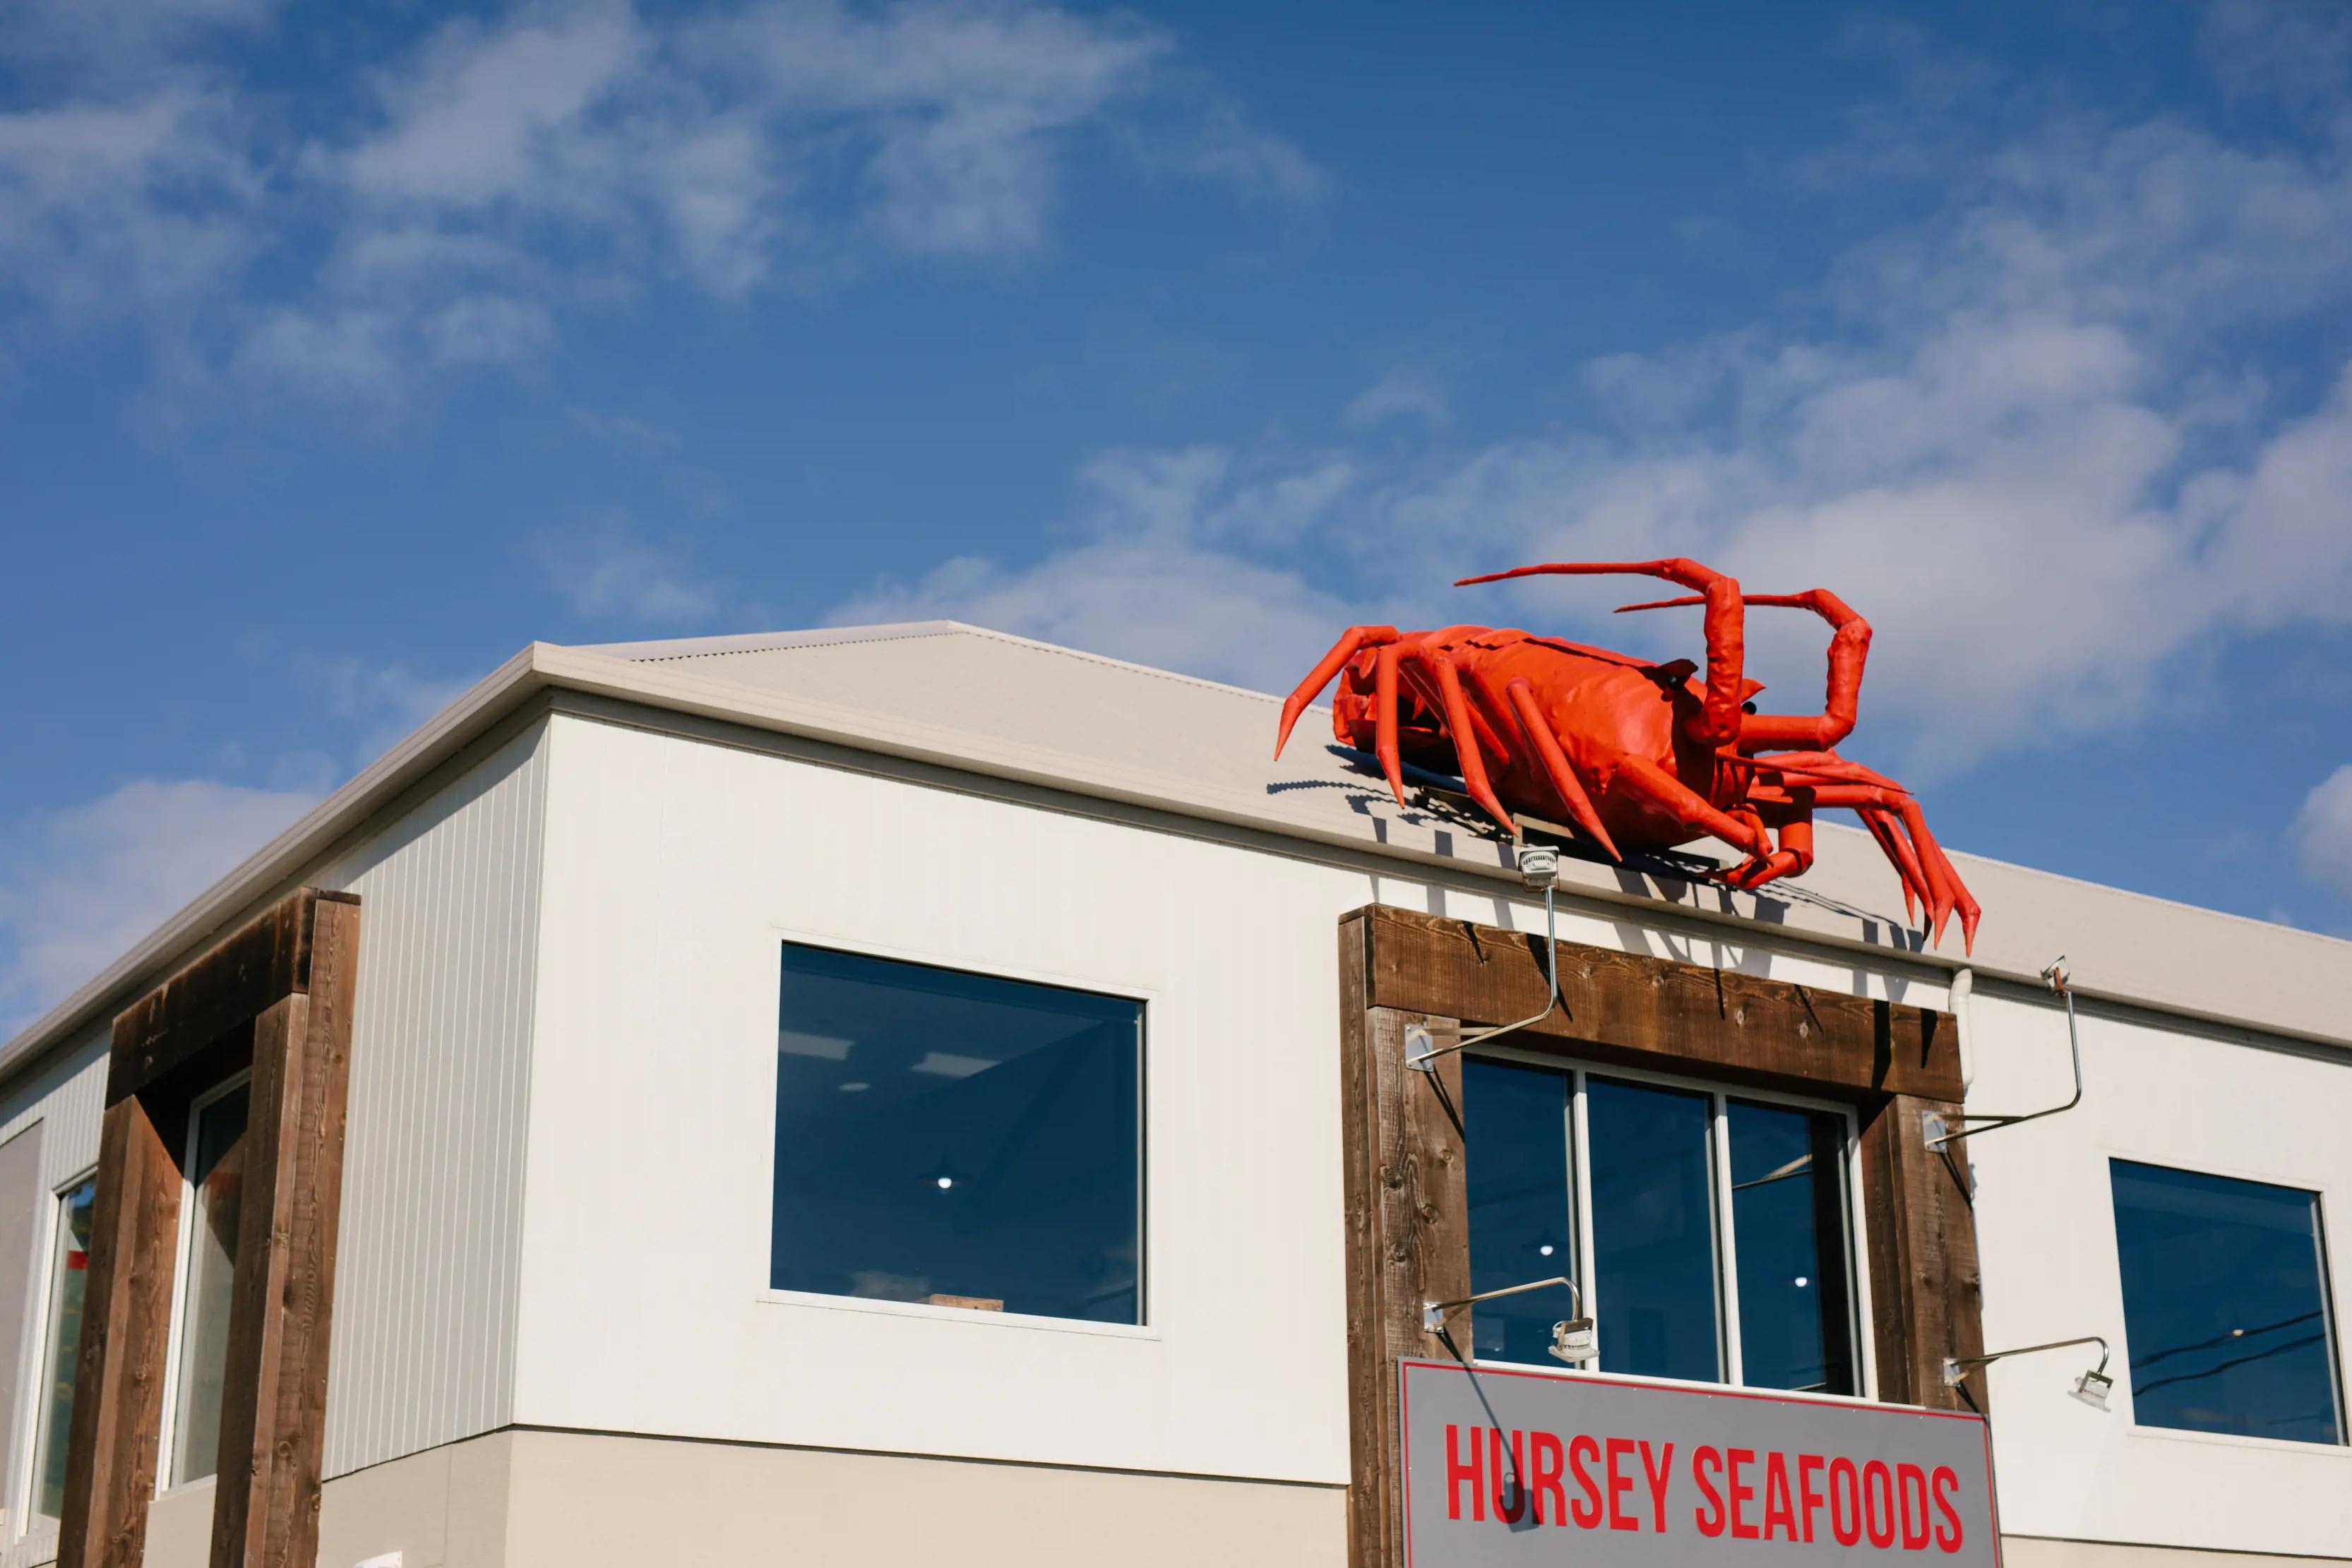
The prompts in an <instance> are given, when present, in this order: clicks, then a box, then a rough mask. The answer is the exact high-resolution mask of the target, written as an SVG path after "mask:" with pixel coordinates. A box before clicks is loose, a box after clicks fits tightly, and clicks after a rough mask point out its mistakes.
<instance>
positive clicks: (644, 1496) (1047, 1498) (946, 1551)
mask: <svg viewBox="0 0 2352 1568" xmlns="http://www.w3.org/2000/svg"><path fill="white" fill-rule="evenodd" d="M1346 1495H1347V1494H1346V1493H1345V1492H1344V1491H1343V1490H1340V1489H1339V1488H1336V1487H1307V1486H1281V1485H1275V1484H1271V1483H1266V1482H1258V1481H1225V1480H1206V1479H1200V1478H1198V1477H1191V1476H1153V1475H1134V1474H1129V1473H1126V1472H1121V1471H1114V1470H1076V1469H1053V1468H1050V1467H1046V1466H1039V1465H991V1464H978V1463H974V1462H972V1461H970V1460H963V1459H930V1458H908V1457H903V1456H897V1455H888V1454H845V1453H835V1452H830V1451H826V1450H822V1449H807V1448H751V1447H745V1446H742V1445H739V1444H733V1443H692V1442H681V1441H677V1440H675V1439H669V1438H658V1437H615V1436H607V1435H601V1434H593V1433H581V1432H532V1431H506V1432H495V1433H492V1434H491V1435H489V1436H488V1437H476V1438H473V1439H471V1440H469V1441H467V1442H463V1443H452V1444H449V1445H447V1446H446V1447H444V1448H434V1449H430V1450H428V1451H426V1452H425V1453H422V1454H413V1455H411V1456H409V1457H408V1458H404V1459H396V1460H394V1461H393V1462H391V1463H390V1464H383V1465H378V1466H375V1467H374V1468H373V1469H365V1470H362V1471H360V1472H358V1473H357V1474H355V1475H349V1476H343V1477H341V1478H339V1479H335V1480H332V1481H330V1482H328V1483H327V1495H326V1503H325V1509H324V1511H323V1513H322V1514H321V1516H320V1531H319V1533H320V1540H319V1563H318V1568H358V1564H361V1563H371V1562H374V1563H383V1564H384V1568H391V1560H393V1554H394V1553H397V1554H398V1555H397V1559H396V1561H397V1563H398V1568H580V1565H581V1564H592V1563H593V1564H596V1565H597V1568H605V1565H608V1564H609V1565H613V1568H620V1565H624V1564H625V1565H629V1568H656V1565H660V1568H666V1565H667V1564H672V1563H713V1564H717V1563H724V1564H728V1565H730V1568H734V1565H738V1564H740V1565H744V1568H750V1565H751V1564H759V1563H856V1564H857V1565H858V1568H900V1565H904V1568H940V1564H942V1563H952V1564H954V1565H955V1568H1055V1565H1056V1564H1064V1563H1066V1564H1069V1565H1071V1568H1081V1565H1083V1568H1098V1565H1099V1564H1101V1563H1106V1562H1117V1563H1118V1564H1119V1568H1161V1565H1163V1564H1164V1565H1166V1568H1179V1565H1181V1568H1198V1565H1199V1564H1201V1563H1213V1564H1215V1565H1216V1568H1255V1565H1257V1564H1261V1563H1264V1564H1276V1563H1279V1564H1283V1565H1285V1568H1341V1564H1342V1563H1344V1561H1345V1559H1346V1556H1347V1521H1346V1516H1345V1502H1346ZM212 1500H213V1489H212V1487H211V1485H210V1484H209V1483H204V1484H199V1485H197V1486H192V1487H184V1488H182V1489H180V1490H177V1491H174V1492H172V1493H170V1494H168V1495H166V1496H164V1497H162V1498H159V1499H157V1500H156V1502H155V1505H154V1508H153V1510H152V1512H151V1513H150V1514H149V1516H148V1527H147V1564H148V1568H205V1556H206V1552H207V1548H208V1546H209V1544H210V1536H211V1524H212ZM2001 1555H2002V1558H2003V1561H2004V1563H2005V1564H2006V1568H2312V1565H2313V1564H2314V1563H2320V1562H2352V1558H2328V1559H2317V1558H2309V1557H2273V1556H2265V1555H2261V1554H2257V1553H2251V1552H2201V1551H2188V1550H2183V1549H2179V1548H2175V1547H2163V1546H2124V1545H2116V1544H2114V1543H2111V1542H2085V1541H2052V1540H2045V1539H2042V1538H2038V1537H2034V1536H2021V1535H2011V1536H2007V1537H2004V1538H2003V1539H2002V1542H2001Z"/></svg>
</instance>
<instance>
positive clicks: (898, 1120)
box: [769, 943, 1143, 1323]
mask: <svg viewBox="0 0 2352 1568" xmlns="http://www.w3.org/2000/svg"><path fill="white" fill-rule="evenodd" d="M1142 1024H1143V1009H1142V1006H1141V1004H1139V1003H1137V1002H1133V1001H1128V1000H1123V999H1121V998H1114V997H1103V996H1096V995H1093V994H1091V993H1088V992H1083V991H1072V990H1064V989H1061V988H1055V987H1051V986H1039V985H1030V984H1026V983H1024V982H1021V981H1015V980H1003V979H996V978H992V977H986V976H980V975H969V974H962V973H960V972H957V971H954V970H949V969H939V968H933V967H929V966H927V965H919V964H904V963H897V962H893V961H890V960H887V959H880V958H868V957H864V956H858V955H855V954H848V953H837V952H833V951H830V950H827V949H824V948H817V947H808V946H801V945H799V944H796V943H786V944H784V945H783V977H782V1003H781V1008H780V1011H779V1014H778V1028H777V1036H776V1166H775V1210H774V1231H773V1237H772V1249H771V1252H770V1263H769V1281H770V1283H771V1284H772V1286H773V1287H774V1288H776V1289H778V1290H793V1291H822V1292H824V1293H827V1294H832V1295H846V1296H866V1297H870V1298H875V1299H879V1300H885V1301H928V1302H932V1303H934V1304H940V1305H949V1306H962V1307H972V1308H979V1309H982V1310H1001V1311H1005V1312H1034V1313H1041V1314H1045V1315H1047V1316H1053V1317H1066V1318H1085V1319H1091V1320H1094V1321H1096V1322H1123V1323H1133V1322H1141V1321H1142V1293H1141V1281H1140V1255H1141V1223H1140V1221H1141V1217H1140V1202H1141V1196H1142V1195H1141V1171H1140V1154H1141V1144H1140V1107H1139V1088H1140V1072H1141V1054H1142Z"/></svg>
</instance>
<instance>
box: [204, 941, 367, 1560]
mask: <svg viewBox="0 0 2352 1568" xmlns="http://www.w3.org/2000/svg"><path fill="white" fill-rule="evenodd" d="M359 930H360V912H359V906H358V905H357V904H333V903H328V902H326V901H324V900H321V901H320V904H319V906H318V912H317V915H316V925H315V926H314V928H313V933H312V936H311V946H310V989H309V990H308V991H307V992H299V993H297V994H295V995H293V996H289V997H286V998H282V999H281V1000H279V1001H278V1002H277V1003H276V1004H274V1005H273V1006H272V1007H271V1008H270V1009H268V1011H267V1012H264V1013H263V1014H262V1015H261V1017H260V1018H259V1019H257V1020H255V1025H254V1035H253V1092H252V1105H253V1114H252V1118H251V1120H250V1122H249V1123H248V1126H247V1136H248V1137H249V1138H251V1139H252V1140H253V1142H252V1144H251V1145H250V1147H249V1149H248V1150H247V1156H246V1158H247V1166H246V1170H247V1176H246V1186H245V1194H244V1198H243V1208H242V1211H241V1213H240V1214H239V1217H238V1220H237V1224H238V1235H239V1237H240V1238H241V1241H240V1245H239V1247H238V1249H237V1260H236V1283H235V1287H234V1289H235V1298H234V1304H233V1305H232V1306H231V1308H230V1312H229V1335H228V1365H227V1375H226V1380H225V1383H224V1388H225V1390H226V1394H225V1397H224V1399H223V1403H222V1407H221V1436H220V1481H219V1487H218V1490H216V1491H215V1494H214V1498H213V1547H212V1568H310V1564H311V1563H313V1562H314V1561H315V1560H316V1558H317V1556H318V1551H319V1506H320V1497H321V1493H322V1489H323V1487H324V1484H325V1481H324V1478H323V1477H322V1476H321V1474H320V1469H321V1458H322V1456H323V1453H324V1443H325V1438H326V1426H327V1345H328V1335H329V1329H330V1326H331V1316H332V1308H333V1305H334V1295H335V1241H336V1232H337V1223H338V1219H339V1217H340V1213H341V1203H342V1190H343V1112H344V1106H345V1103H346V1099H347V1095H348V1091H349V1087H350V1082H351V1040H352V982H353V980H354V978H355V977H356V970H357V959H358V956H359ZM265 1241H266V1243H267V1244H266V1245H261V1244H260V1243H263V1242H265Z"/></svg>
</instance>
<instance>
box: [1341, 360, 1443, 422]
mask: <svg viewBox="0 0 2352 1568" xmlns="http://www.w3.org/2000/svg"><path fill="white" fill-rule="evenodd" d="M1453 412H1454V410H1453V403H1452V400H1451V398H1450V397H1449V396H1448V395H1447V390H1446V385H1445V382H1444V379H1443V378H1442V377H1440V376H1439V375H1438V374H1437V372H1436V371H1433V370H1431V369H1429V368H1428V367H1427V366H1425V365H1391V366H1390V367H1389V368H1388V369H1387V370H1386V371H1382V372H1381V377H1380V379H1379V380H1378V381H1375V382H1373V383H1372V384H1371V385H1370V386H1368V387H1366V388H1365V389H1364V390H1363V391H1362V392H1358V393H1357V394H1356V395H1355V396H1354V397H1353V398H1352V399H1350V400H1349V403H1348V407H1347V411H1346V412H1345V413H1342V414H1341V415H1340V420H1341V423H1345V424H1347V425H1348V426H1349V427H1350V428H1351V429H1356V430H1369V429H1370V428H1371V427H1372V426H1374V425H1376V424H1385V423H1388V422H1389V421H1390V420H1392V419H1401V418H1402V419H1418V420H1420V421H1422V422H1423V423H1427V424H1444V423H1445V422H1446V421H1447V420H1448V419H1450V418H1451V417H1452V416H1453Z"/></svg>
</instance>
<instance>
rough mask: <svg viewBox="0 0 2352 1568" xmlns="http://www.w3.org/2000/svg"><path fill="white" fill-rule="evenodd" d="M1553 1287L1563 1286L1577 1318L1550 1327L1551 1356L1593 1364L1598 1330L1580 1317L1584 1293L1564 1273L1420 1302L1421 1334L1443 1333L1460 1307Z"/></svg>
mask: <svg viewBox="0 0 2352 1568" xmlns="http://www.w3.org/2000/svg"><path fill="white" fill-rule="evenodd" d="M1552 1285H1566V1286H1567V1287H1568V1293H1569V1297H1570V1300H1571V1301H1574V1302H1575V1303H1576V1312H1577V1313H1578V1315H1577V1316H1575V1317H1572V1318H1570V1319H1567V1320H1566V1321H1565V1322H1556V1323H1554V1324H1552V1325H1551V1346H1550V1349H1551V1354H1554V1355H1556V1356H1558V1357H1559V1359H1560V1360H1562V1361H1565V1362H1567V1363H1569V1364H1571V1365H1573V1364H1576V1363H1577V1362H1580V1361H1592V1360H1595V1359H1597V1358H1598V1357H1599V1356H1600V1354H1601V1331H1600V1330H1599V1329H1598V1328H1597V1327H1595V1326H1594V1324H1593V1322H1592V1320H1591V1318H1588V1317H1585V1316H1583V1315H1582V1314H1583V1312H1584V1292H1583V1291H1580V1290H1578V1289H1577V1288H1576V1281H1573V1280H1571V1279H1570V1278H1569V1277H1568V1276H1567V1275H1565V1274H1559V1275H1555V1276H1554V1277H1553V1278H1551V1279H1549V1280H1530V1281H1528V1283H1526V1284H1524V1285H1506V1286H1505V1287H1504V1288H1503V1289H1501V1290H1499V1291H1480V1292H1479V1293H1478V1294H1476V1295H1475V1296H1465V1297H1463V1298H1462V1299H1461V1300H1460V1301H1423V1302H1422V1303H1421V1330H1422V1332H1423V1333H1444V1332H1445V1324H1446V1321H1447V1320H1448V1319H1450V1318H1452V1317H1453V1316H1454V1313H1456V1312H1460V1311H1461V1310H1462V1309H1463V1308H1465V1307H1466V1306H1470V1305H1472V1304H1473V1303H1475V1302H1478V1301H1493V1300H1494V1299H1495V1298H1496V1297H1497V1296H1516V1295H1517V1294H1518V1293H1519V1292H1521V1291H1540V1290H1544V1289H1546V1288H1548V1287H1549V1286H1552Z"/></svg>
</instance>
